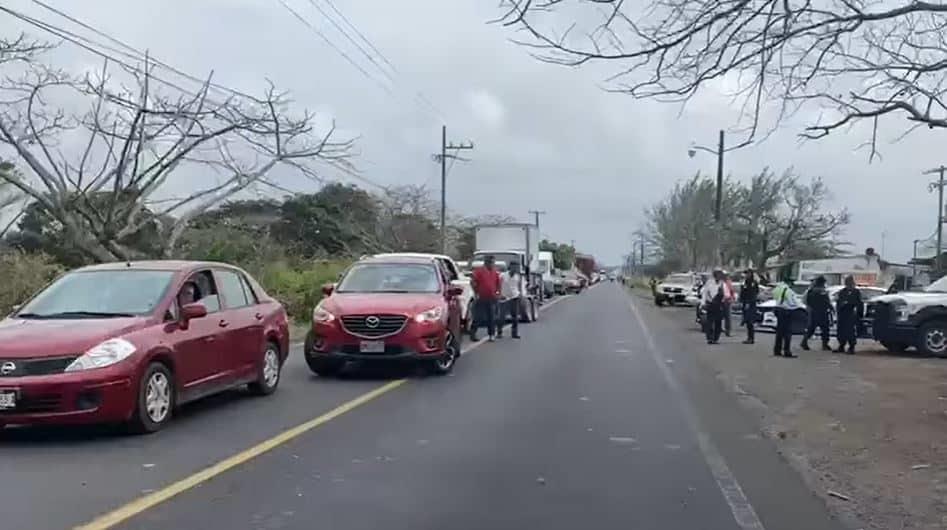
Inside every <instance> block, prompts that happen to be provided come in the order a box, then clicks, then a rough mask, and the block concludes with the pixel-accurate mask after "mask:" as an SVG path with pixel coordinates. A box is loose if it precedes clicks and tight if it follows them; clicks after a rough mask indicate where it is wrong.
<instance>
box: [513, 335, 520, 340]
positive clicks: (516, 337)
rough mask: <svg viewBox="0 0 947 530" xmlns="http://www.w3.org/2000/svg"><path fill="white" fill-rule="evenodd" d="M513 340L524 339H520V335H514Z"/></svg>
mask: <svg viewBox="0 0 947 530" xmlns="http://www.w3.org/2000/svg"><path fill="white" fill-rule="evenodd" d="M513 338H514V339H519V338H522V337H520V336H519V335H513Z"/></svg>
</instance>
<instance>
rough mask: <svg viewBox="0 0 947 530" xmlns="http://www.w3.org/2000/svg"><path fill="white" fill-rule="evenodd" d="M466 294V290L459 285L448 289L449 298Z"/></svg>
mask: <svg viewBox="0 0 947 530" xmlns="http://www.w3.org/2000/svg"><path fill="white" fill-rule="evenodd" d="M462 294H464V288H463V287H461V286H459V285H451V286H450V287H448V288H447V296H460V295H462Z"/></svg>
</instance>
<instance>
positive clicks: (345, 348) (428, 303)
mask: <svg viewBox="0 0 947 530" xmlns="http://www.w3.org/2000/svg"><path fill="white" fill-rule="evenodd" d="M323 291H324V293H325V295H326V298H324V299H323V300H322V301H321V302H319V305H317V306H316V308H315V310H314V311H313V314H312V328H311V329H310V330H309V334H308V335H307V336H306V342H305V345H304V346H303V351H304V353H305V358H306V363H307V364H308V365H309V369H310V370H312V371H313V372H314V373H316V374H318V375H321V376H331V375H334V374H337V373H338V372H339V371H341V370H342V368H343V367H344V366H345V365H346V363H347V362H348V361H359V362H373V361H391V360H404V361H411V362H420V363H423V364H425V365H426V366H427V367H428V368H429V369H430V370H431V371H432V372H433V373H435V374H438V375H444V374H447V373H449V372H450V371H451V370H453V369H454V364H455V362H456V360H457V357H458V356H459V355H460V348H461V337H462V329H461V321H460V314H461V312H460V305H461V304H460V296H461V294H462V293H463V288H462V287H460V286H457V285H452V284H451V281H450V279H449V278H448V276H447V275H446V274H445V273H444V272H443V267H441V266H439V264H438V261H437V260H436V259H435V258H424V257H394V256H392V257H384V256H378V257H370V258H365V259H362V260H360V261H358V262H357V263H355V264H354V265H352V266H351V267H349V269H348V270H347V271H346V272H345V274H344V275H343V276H342V279H341V280H339V282H338V284H334V285H327V286H325V287H323Z"/></svg>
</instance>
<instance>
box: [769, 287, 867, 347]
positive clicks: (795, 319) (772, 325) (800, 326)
mask: <svg viewBox="0 0 947 530" xmlns="http://www.w3.org/2000/svg"><path fill="white" fill-rule="evenodd" d="M808 288H809V284H808V283H801V284H795V285H793V291H795V292H796V294H797V295H798V296H799V307H797V308H796V309H795V310H794V311H793V316H792V328H793V334H796V335H801V334H803V333H805V331H806V327H807V326H808V325H809V309H808V308H807V307H806V305H805V303H803V296H805V292H806V290H807V289H808ZM826 290H827V291H828V293H829V299H830V300H831V301H832V308H833V309H832V312H831V313H830V314H829V328H830V329H831V334H833V335H834V334H835V326H836V322H835V303H836V302H837V301H838V293H839V291H841V290H842V286H841V285H833V286H830V287H828V288H827V289H826ZM858 290H859V291H861V295H862V300H864V301H865V302H866V303H867V302H868V301H869V300H872V299H874V298H877V297H878V296H881V295H883V294H885V290H884V289H882V288H880V287H872V286H863V285H860V286H858ZM776 306H777V303H776V301H775V300H773V299H772V298H770V299H769V300H767V301H765V302H760V303H759V304H758V305H757V306H756V307H757V313H756V314H757V317H756V320H757V322H758V323H759V328H760V329H762V330H775V329H776ZM862 336H863V337H870V335H867V334H865V333H862Z"/></svg>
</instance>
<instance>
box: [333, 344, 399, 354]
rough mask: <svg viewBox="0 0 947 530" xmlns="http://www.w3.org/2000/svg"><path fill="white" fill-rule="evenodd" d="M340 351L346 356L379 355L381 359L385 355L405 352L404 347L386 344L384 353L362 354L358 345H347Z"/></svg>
mask: <svg viewBox="0 0 947 530" xmlns="http://www.w3.org/2000/svg"><path fill="white" fill-rule="evenodd" d="M340 350H341V352H342V353H344V354H346V355H377V356H379V357H381V356H383V355H400V354H402V353H404V352H405V349H404V347H403V346H398V345H397V344H386V345H385V351H384V352H376V353H362V352H361V351H360V349H359V346H358V344H346V345H345V346H342V347H341V348H340Z"/></svg>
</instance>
